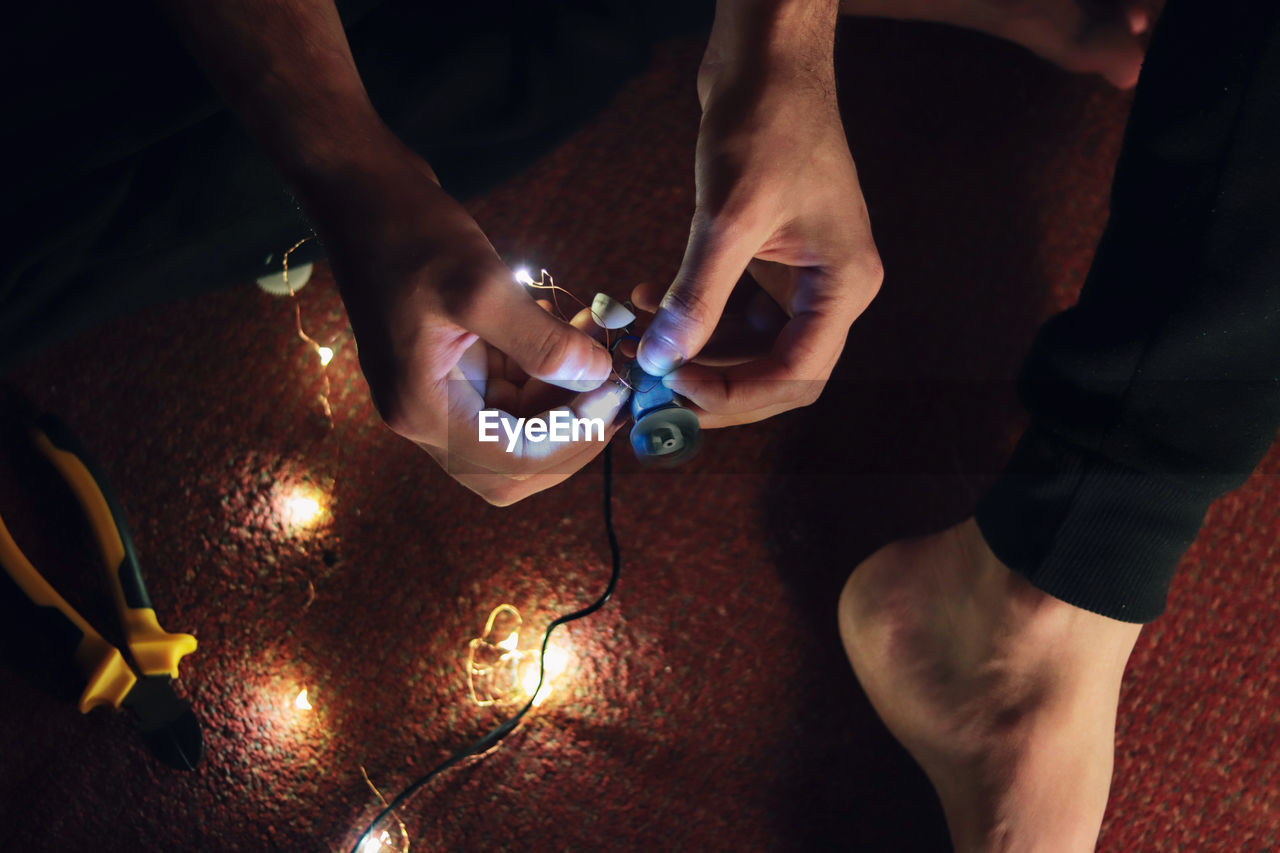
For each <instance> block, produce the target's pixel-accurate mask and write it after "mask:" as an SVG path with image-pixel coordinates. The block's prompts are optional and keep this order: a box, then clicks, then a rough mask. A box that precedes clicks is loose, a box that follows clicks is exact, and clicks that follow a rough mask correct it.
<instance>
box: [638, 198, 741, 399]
mask: <svg viewBox="0 0 1280 853" xmlns="http://www.w3.org/2000/svg"><path fill="white" fill-rule="evenodd" d="M727 230H728V229H726V228H725V227H724V226H723V224H722V223H717V222H715V221H713V220H710V219H700V218H695V219H694V226H693V230H692V232H691V233H690V235H689V245H688V248H686V249H685V253H684V261H683V262H681V264H680V271H679V272H678V273H677V274H676V278H675V281H674V282H672V284H671V287H670V288H669V289H668V290H667V294H666V296H664V297H663V298H662V304H661V306H660V307H659V308H658V312H657V314H655V315H654V318H653V322H652V323H650V324H649V328H648V329H647V330H646V331H645V333H644V337H643V338H642V339H641V340H640V346H639V348H638V349H637V351H636V360H637V361H639V362H640V367H642V368H643V369H644V371H645V372H646V373H649V374H652V375H654V376H665V375H667V374H668V373H670V372H671V371H673V370H675V369H676V368H677V367H679V366H680V365H681V364H682V363H684V362H686V361H688V360H689V359H691V358H693V357H694V356H695V355H697V354H698V352H699V350H701V349H702V347H703V346H704V345H705V344H706V342H707V340H708V339H709V338H710V337H711V333H712V332H713V331H715V328H716V324H717V323H719V322H720V315H721V313H723V311H724V306H725V303H726V302H728V301H729V294H731V293H732V292H733V288H734V286H735V285H737V283H738V279H739V278H741V277H742V273H743V271H744V270H745V269H746V267H747V263H748V262H749V261H750V260H751V258H752V256H753V255H754V254H755V250H756V244H754V243H752V242H751V240H750V239H749V237H748V239H743V237H744V235H743V234H742V233H741V232H739V233H736V234H733V235H727V234H726V231H727Z"/></svg>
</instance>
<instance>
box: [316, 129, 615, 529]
mask: <svg viewBox="0 0 1280 853" xmlns="http://www.w3.org/2000/svg"><path fill="white" fill-rule="evenodd" d="M366 162H367V163H368V166H367V167H364V168H361V169H360V170H358V171H356V172H354V173H352V174H339V175H332V176H329V177H328V178H326V179H325V180H322V181H318V182H313V183H312V184H311V185H310V190H309V192H307V193H306V194H305V198H306V204H307V210H308V213H309V214H310V215H311V218H312V221H313V222H314V223H315V225H316V228H317V231H318V232H319V234H320V236H321V238H322V239H323V240H324V243H325V246H326V248H327V249H328V252H329V258H330V261H331V263H332V265H333V271H334V275H335V277H336V279H337V281H338V284H339V288H340V289H341V291H342V296H343V301H344V302H345V304H346V307H347V313H348V315H349V317H350V319H351V326H352V329H353V330H354V332H355V335H356V341H357V343H358V345H359V351H360V365H361V368H362V369H363V371H364V374H365V378H366V379H367V380H368V382H369V388H370V391H371V392H372V395H373V400H374V404H375V405H376V407H377V409H378V412H379V413H380V414H381V415H382V417H383V419H384V420H385V421H386V422H387V424H388V425H389V426H390V427H391V429H393V430H394V431H395V432H397V433H399V434H400V435H402V436H404V437H406V438H408V439H410V440H411V441H413V442H415V443H417V444H418V445H419V446H420V447H422V448H423V449H424V450H426V451H427V452H428V453H430V454H431V455H432V456H433V457H434V458H435V459H436V461H437V462H439V463H440V464H441V465H442V466H443V467H444V468H445V470H447V471H448V472H449V473H450V474H451V475H452V476H454V477H455V478H456V479H458V480H459V481H460V482H462V483H463V484H464V485H466V486H467V487H468V488H471V489H472V490H474V491H476V492H478V493H479V494H480V495H481V496H483V497H484V498H485V499H486V500H488V501H490V502H491V503H495V504H503V505H505V504H509V503H513V502H514V501H517V500H520V499H522V498H524V497H526V496H528V495H530V494H532V493H534V492H536V491H540V490H542V489H545V488H549V487H550V486H552V485H555V484H556V483H559V482H560V481H561V480H564V479H565V478H567V477H568V476H569V475H570V474H572V473H573V472H575V471H576V470H578V469H579V468H581V467H582V466H583V465H585V464H586V463H587V462H589V461H590V460H591V459H592V458H593V457H594V456H595V455H596V454H597V453H599V452H600V451H601V450H602V449H603V448H604V444H603V443H602V442H599V441H584V442H568V443H551V442H549V441H545V440H544V441H541V442H524V441H519V442H517V444H516V446H515V447H514V448H513V449H511V450H510V451H508V449H507V439H506V436H505V435H502V436H501V440H500V441H498V442H496V443H488V442H481V441H480V440H479V412H480V410H481V409H500V410H503V411H504V412H508V413H512V414H515V415H520V416H535V415H540V416H542V417H543V418H544V419H545V418H546V416H547V413H548V409H549V408H552V407H556V408H559V407H563V406H567V407H568V408H569V409H570V410H571V412H572V413H573V415H574V416H577V417H593V418H594V417H600V418H601V419H602V420H603V421H604V422H605V424H606V430H605V437H606V439H608V438H611V437H612V435H613V433H614V432H615V431H616V429H617V427H616V426H614V425H613V422H614V419H615V417H616V416H617V414H618V411H619V409H620V408H621V406H622V404H623V403H624V402H625V401H626V393H625V388H622V387H620V386H618V385H615V384H614V383H606V382H605V380H606V379H607V378H608V377H609V374H610V371H611V365H612V362H611V358H610V356H609V354H608V352H607V351H606V350H605V348H604V347H603V346H601V345H600V344H599V343H597V342H596V341H594V340H593V339H592V338H591V337H589V336H588V335H587V334H586V333H585V331H584V328H590V324H589V320H588V318H587V317H580V318H578V319H577V320H576V325H577V327H578V328H575V327H574V325H571V324H569V323H566V322H563V321H561V320H559V319H557V318H555V317H553V316H552V315H551V314H550V313H549V312H548V311H546V310H544V308H542V307H540V305H539V304H538V303H537V302H535V301H534V299H533V297H532V296H531V295H530V293H529V292H528V291H527V290H526V289H525V288H524V287H523V286H522V285H520V284H518V283H517V282H516V281H515V278H514V276H513V274H512V272H511V270H510V269H508V268H507V266H506V265H505V264H503V263H502V261H501V260H500V259H499V257H498V255H497V253H496V252H495V251H494V249H493V246H492V245H490V243H489V241H488V239H486V237H485V235H484V234H483V232H482V231H481V230H480V227H479V226H478V225H477V224H476V222H475V221H474V220H473V219H472V218H471V217H470V215H468V214H467V212H466V210H465V209H463V207H462V206H461V205H460V204H458V203H457V202H456V201H455V200H454V199H452V198H451V197H449V196H448V195H447V194H446V193H445V192H444V191H443V190H442V189H441V188H440V186H439V185H438V184H437V183H436V180H435V175H434V173H432V171H431V169H430V167H428V166H427V164H426V163H425V162H423V161H422V160H421V159H419V158H418V157H417V156H416V155H415V154H414V153H413V152H412V151H409V150H408V149H406V148H404V147H403V146H399V145H398V144H391V145H388V146H387V150H385V151H383V152H382V153H381V154H380V155H379V156H377V157H371V158H368V160H367V161H366ZM584 321H587V322H584ZM602 383H604V384H602Z"/></svg>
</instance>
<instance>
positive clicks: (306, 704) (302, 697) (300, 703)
mask: <svg viewBox="0 0 1280 853" xmlns="http://www.w3.org/2000/svg"><path fill="white" fill-rule="evenodd" d="M293 707H295V708H297V709H298V710H299V711H310V710H311V700H309V699H308V698H307V688H305V687H304V688H302V690H301V691H300V692H299V693H298V698H297V699H294V700H293Z"/></svg>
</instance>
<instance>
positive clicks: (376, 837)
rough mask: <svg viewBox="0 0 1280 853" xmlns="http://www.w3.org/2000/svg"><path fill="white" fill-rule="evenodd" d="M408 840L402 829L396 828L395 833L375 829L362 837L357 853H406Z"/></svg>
mask: <svg viewBox="0 0 1280 853" xmlns="http://www.w3.org/2000/svg"><path fill="white" fill-rule="evenodd" d="M408 849H409V839H408V837H407V836H406V835H405V833H404V829H403V827H400V826H396V827H395V831H394V832H392V831H391V830H386V829H375V830H374V831H373V832H371V833H369V834H368V835H366V836H365V837H364V840H363V841H361V842H360V847H359V848H358V850H359V853H406V851H408Z"/></svg>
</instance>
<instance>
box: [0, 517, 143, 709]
mask: <svg viewBox="0 0 1280 853" xmlns="http://www.w3.org/2000/svg"><path fill="white" fill-rule="evenodd" d="M0 565H3V566H4V569H5V571H6V572H8V573H9V577H11V578H13V580H14V582H15V583H17V584H18V586H19V588H21V589H22V591H23V592H24V593H26V596H27V598H29V599H31V601H32V603H33V604H35V605H36V606H37V607H41V608H49V610H48V611H46V615H47V616H48V618H49V620H50V621H52V622H53V623H54V625H53V627H54V629H55V632H56V634H57V635H60V636H65V637H68V638H69V639H71V640H72V641H73V644H74V654H75V660H76V663H77V664H79V666H80V669H81V670H82V671H83V672H84V675H85V678H86V679H87V684H86V685H85V688H84V692H83V693H82V694H80V706H79V707H80V710H81V712H83V713H86V714H87V713H89V711H91V710H93V709H94V708H96V707H98V706H99V705H110V706H111V707H113V708H119V707H120V703H121V702H122V701H124V698H125V697H126V696H128V695H129V691H130V690H132V689H133V685H134V684H135V683H136V682H137V680H138V678H137V676H135V675H134V674H133V670H131V669H129V665H128V664H127V663H125V660H124V657H123V656H122V655H121V654H120V650H119V649H117V648H116V647H115V646H113V645H111V644H110V643H108V642H107V641H106V640H104V639H102V635H101V634H99V633H98V632H97V631H95V630H94V629H93V626H91V625H90V624H89V623H88V622H86V621H84V618H83V617H81V616H80V614H79V613H77V612H76V611H75V608H73V607H72V606H71V605H70V604H68V603H67V602H66V599H64V598H63V597H62V596H60V595H58V592H57V590H55V589H54V588H53V587H51V586H49V582H48V581H46V580H45V579H44V578H43V577H42V576H41V575H40V573H39V572H38V571H36V567H35V566H33V565H31V561H30V560H28V559H27V557H26V555H25V554H23V553H22V549H20V548H19V547H18V543H16V542H14V541H13V536H12V535H11V534H10V533H9V528H7V527H5V524H4V519H0Z"/></svg>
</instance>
